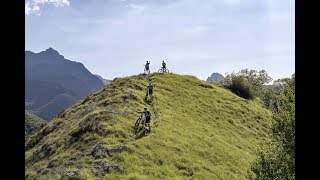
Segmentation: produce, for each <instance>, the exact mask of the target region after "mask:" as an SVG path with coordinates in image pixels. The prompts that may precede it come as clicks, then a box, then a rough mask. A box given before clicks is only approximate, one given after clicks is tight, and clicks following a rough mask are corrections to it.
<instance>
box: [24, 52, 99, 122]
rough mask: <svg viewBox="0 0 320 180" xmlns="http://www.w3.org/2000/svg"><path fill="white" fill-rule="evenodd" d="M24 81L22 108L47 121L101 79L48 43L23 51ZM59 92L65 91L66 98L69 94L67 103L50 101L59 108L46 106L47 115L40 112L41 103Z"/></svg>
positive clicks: (95, 85) (95, 87)
mask: <svg viewBox="0 0 320 180" xmlns="http://www.w3.org/2000/svg"><path fill="white" fill-rule="evenodd" d="M25 84H26V90H25V94H26V102H27V104H29V105H28V106H26V110H29V111H31V112H33V113H35V115H38V116H39V117H40V118H43V119H45V120H46V121H50V120H51V119H52V118H53V117H54V116H55V115H57V114H56V113H57V112H60V111H62V110H63V109H64V108H66V107H68V106H69V105H71V104H73V103H75V102H76V101H78V100H79V99H81V98H83V97H84V96H86V95H88V94H89V93H92V92H95V91H97V90H99V89H100V88H102V87H103V86H104V84H103V82H102V81H101V80H100V79H99V78H97V77H96V76H95V75H93V74H92V73H91V72H90V71H89V70H88V69H87V68H86V67H85V66H84V65H83V64H82V63H80V62H75V61H71V60H68V59H65V58H64V56H62V55H60V54H59V52H58V51H57V50H55V49H53V48H51V47H50V48H48V49H46V50H45V51H41V52H39V53H34V52H32V51H25ZM61 94H68V95H69V96H70V98H69V97H68V96H65V97H68V98H69V100H70V103H67V104H65V103H63V104H61V103H60V104H59V103H58V104H56V105H54V106H55V107H61V108H60V109H59V108H58V109H57V110H54V111H51V110H50V109H48V113H49V114H50V115H49V114H44V113H42V112H41V109H43V108H41V107H42V106H45V105H46V104H47V103H49V102H50V101H52V100H53V99H54V98H55V96H59V95H60V96H61ZM72 99H74V100H72ZM57 102H69V101H57ZM30 105H32V106H30Z"/></svg>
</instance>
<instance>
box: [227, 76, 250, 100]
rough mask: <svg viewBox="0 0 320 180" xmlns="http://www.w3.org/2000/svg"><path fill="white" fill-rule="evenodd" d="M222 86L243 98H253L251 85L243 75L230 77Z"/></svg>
mask: <svg viewBox="0 0 320 180" xmlns="http://www.w3.org/2000/svg"><path fill="white" fill-rule="evenodd" d="M224 87H226V88H228V89H230V90H231V91H232V92H233V93H235V94H236V95H238V96H240V97H243V98H245V99H253V98H254V92H253V88H252V85H251V84H250V83H249V82H248V80H247V79H246V78H244V77H243V76H234V77H232V82H231V83H230V84H226V85H224Z"/></svg>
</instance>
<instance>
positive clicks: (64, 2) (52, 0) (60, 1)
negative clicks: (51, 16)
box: [33, 0, 70, 7]
mask: <svg viewBox="0 0 320 180" xmlns="http://www.w3.org/2000/svg"><path fill="white" fill-rule="evenodd" d="M33 1H34V3H35V4H46V3H47V4H53V5H55V6H56V7H58V6H69V5H70V1H69V0H33Z"/></svg>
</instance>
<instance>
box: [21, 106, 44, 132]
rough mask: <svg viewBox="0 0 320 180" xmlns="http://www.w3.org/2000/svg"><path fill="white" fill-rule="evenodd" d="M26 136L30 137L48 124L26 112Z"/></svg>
mask: <svg viewBox="0 0 320 180" xmlns="http://www.w3.org/2000/svg"><path fill="white" fill-rule="evenodd" d="M24 123H25V126H24V127H25V128H24V129H25V134H26V135H29V134H31V133H32V132H33V131H34V130H36V129H38V128H39V127H40V126H42V125H44V124H46V122H45V121H44V120H43V119H41V118H39V117H38V116H35V115H34V114H31V113H30V112H27V111H25V121H24Z"/></svg>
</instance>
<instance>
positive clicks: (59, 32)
mask: <svg viewBox="0 0 320 180" xmlns="http://www.w3.org/2000/svg"><path fill="white" fill-rule="evenodd" d="M25 2H26V6H25V7H26V9H25V10H26V11H25V13H26V25H25V26H26V50H30V51H32V52H35V53H38V52H40V51H44V50H46V49H48V48H49V47H52V48H53V49H55V50H57V51H58V52H59V53H60V54H61V55H63V56H64V57H65V58H66V59H69V60H72V61H77V62H81V63H83V64H84V66H85V67H86V68H87V69H88V70H89V71H90V72H91V73H93V74H98V75H100V76H102V77H103V78H105V79H111V80H112V79H113V78H115V77H123V76H130V75H134V74H138V73H142V72H143V64H144V63H145V61H146V60H150V61H151V64H150V67H151V71H152V72H155V71H157V70H158V69H159V68H160V66H161V61H162V60H165V61H166V62H167V65H168V69H170V71H172V72H174V73H178V74H190V75H194V76H196V77H198V78H199V79H202V80H206V79H207V77H208V76H210V75H211V74H212V73H214V72H218V73H220V74H222V75H225V73H226V72H229V73H230V72H232V71H235V72H237V71H239V70H241V69H243V68H249V69H256V70H262V69H264V70H266V71H267V72H268V74H269V75H270V76H271V77H272V78H273V79H279V78H284V77H291V75H292V74H293V73H294V72H295V63H294V62H295V52H294V51H295V46H294V41H295V39H294V35H295V32H294V24H295V23H294V17H295V14H294V1H273V0H261V1H254V0H243V1H239V0H222V1H215V0H203V1H201V2H199V1H195V0H175V1H168V0H164V1H155V0H149V1H146V0H105V1H102V0H92V1H87V0H77V1H69V0H51V1H48V0H27V1H25Z"/></svg>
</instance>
